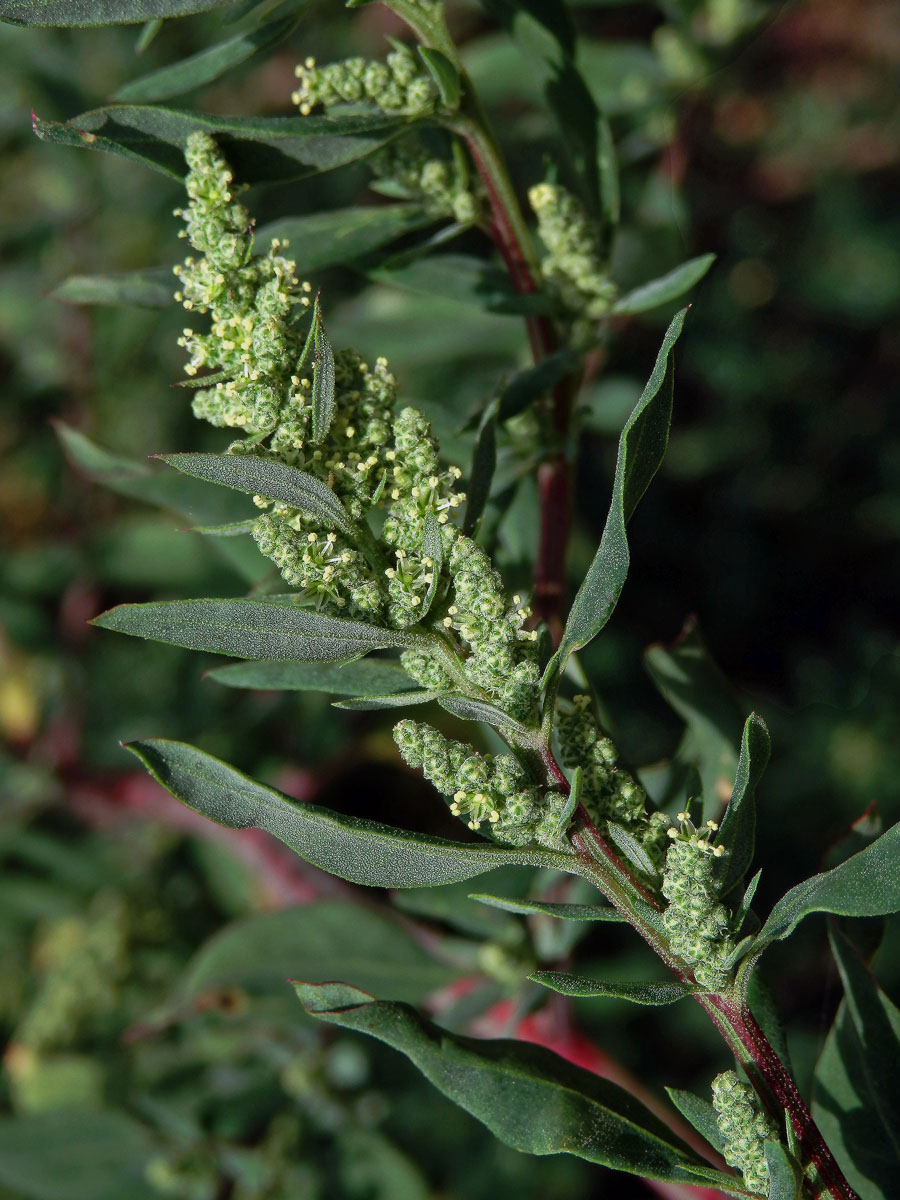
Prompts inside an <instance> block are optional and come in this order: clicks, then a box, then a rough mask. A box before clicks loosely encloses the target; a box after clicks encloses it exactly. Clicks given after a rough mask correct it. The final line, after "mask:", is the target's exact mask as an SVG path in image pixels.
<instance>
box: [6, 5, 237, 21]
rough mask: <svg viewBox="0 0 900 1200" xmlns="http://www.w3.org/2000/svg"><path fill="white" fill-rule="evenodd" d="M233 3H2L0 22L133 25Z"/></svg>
mask: <svg viewBox="0 0 900 1200" xmlns="http://www.w3.org/2000/svg"><path fill="white" fill-rule="evenodd" d="M230 3H232V0H2V3H0V20H3V21H9V23H10V24H11V25H44V26H47V25H50V26H57V27H73V26H85V25H136V24H139V23H140V22H142V21H154V20H159V19H160V18H162V17H186V16H189V15H190V14H191V13H197V12H205V11H206V10H207V9H210V8H224V7H225V5H226V4H230Z"/></svg>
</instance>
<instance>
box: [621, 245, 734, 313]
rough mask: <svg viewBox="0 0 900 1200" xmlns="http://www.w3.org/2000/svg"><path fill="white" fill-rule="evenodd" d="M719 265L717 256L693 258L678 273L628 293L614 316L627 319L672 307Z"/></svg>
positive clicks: (707, 255) (706, 255)
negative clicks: (653, 310)
mask: <svg viewBox="0 0 900 1200" xmlns="http://www.w3.org/2000/svg"><path fill="white" fill-rule="evenodd" d="M715 261H716V256H715V255H714V254H701V255H700V256H699V257H698V258H689V259H688V261H687V262H683V263H682V264H681V266H679V267H676V268H675V269H674V271H669V272H668V274H666V275H661V276H660V277H659V279H654V280H652V281H651V282H650V283H643V284H641V286H640V287H638V288H634V290H633V291H630V292H627V293H626V294H625V295H624V296H622V297H620V299H618V300H617V301H616V302H615V304H614V305H613V312H614V313H616V314H618V315H620V316H623V315H625V314H631V313H642V312H649V310H650V309H652V308H659V307H660V306H661V305H663V304H670V303H671V302H672V301H673V300H677V299H678V298H679V297H680V296H683V295H684V293H685V292H688V291H690V289H691V288H692V287H693V286H694V285H695V284H697V283H699V282H700V280H701V279H702V278H703V276H704V275H705V274H706V272H707V271H708V270H709V268H710V267H711V266H712V265H713V263H714V262H715Z"/></svg>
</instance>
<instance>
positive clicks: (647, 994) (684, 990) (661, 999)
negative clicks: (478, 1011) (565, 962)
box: [528, 971, 697, 1005]
mask: <svg viewBox="0 0 900 1200" xmlns="http://www.w3.org/2000/svg"><path fill="white" fill-rule="evenodd" d="M528 978H529V979H531V980H533V981H534V982H535V983H540V984H542V985H543V986H544V987H546V988H550V989H551V991H554V992H560V993H561V994H562V995H563V996H588V997H590V996H608V997H610V998H612V999H620V1000H630V1001H631V1002H632V1003H633V1004H647V1005H661V1004H674V1003H675V1002H676V1000H683V999H684V998H685V996H692V995H696V994H697V989H696V988H692V987H690V986H689V985H688V984H685V983H680V982H679V981H678V980H677V979H664V980H659V981H653V982H650V983H615V982H613V983H607V982H605V981H604V980H602V979H587V978H585V977H584V976H581V975H570V974H568V973H567V972H565V971H535V972H534V973H533V974H531V975H529V976H528Z"/></svg>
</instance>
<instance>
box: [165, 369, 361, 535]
mask: <svg viewBox="0 0 900 1200" xmlns="http://www.w3.org/2000/svg"><path fill="white" fill-rule="evenodd" d="M332 375H333V369H332ZM156 457H157V458H161V459H162V461H163V462H165V463H168V464H169V466H170V467H174V468H175V469H176V471H181V472H182V474H184V475H193V476H195V477H196V478H197V479H205V480H207V481H208V482H209V483H218V484H221V486H222V487H227V488H232V489H233V490H234V491H237V492H246V493H247V494H248V495H250V496H265V497H266V498H267V499H269V500H280V501H281V502H282V503H283V504H289V505H290V506H291V507H292V508H298V509H300V510H301V512H305V513H309V514H310V516H314V517H318V518H320V519H321V520H322V521H325V522H327V523H330V524H332V525H334V526H335V527H336V528H338V529H340V530H341V532H342V533H349V534H352V532H353V522H352V521H351V520H350V516H349V514H348V513H347V510H346V509H345V508H344V506H343V504H341V502H340V500H339V499H338V498H337V496H336V495H335V493H334V492H333V491H332V490H331V488H330V487H327V486H326V485H325V484H324V483H322V481H321V480H320V479H316V477H315V476H314V475H308V474H307V473H306V472H305V471H301V470H299V469H298V468H297V467H289V466H288V465H287V463H283V462H278V461H277V460H276V459H274V458H257V456H256V455H255V454H159V455H157V456H156Z"/></svg>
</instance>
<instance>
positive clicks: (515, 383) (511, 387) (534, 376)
mask: <svg viewBox="0 0 900 1200" xmlns="http://www.w3.org/2000/svg"><path fill="white" fill-rule="evenodd" d="M583 358H584V354H583V352H582V351H581V350H573V349H571V348H569V347H566V348H565V349H563V350H554V352H553V353H552V354H548V355H547V357H546V358H542V359H541V361H540V362H539V363H538V364H537V365H536V366H533V367H528V368H527V369H526V370H524V371H518V372H517V373H516V374H515V375H513V377H512V378H511V379H510V381H509V383H507V385H506V387H505V388H504V389H503V391H502V392H501V393H500V410H499V419H500V420H501V421H507V420H509V418H510V417H514V416H516V415H517V414H518V413H520V412H523V411H524V410H525V409H526V408H528V407H529V406H530V405H531V404H533V403H534V402H535V400H539V399H540V398H541V396H545V395H546V394H547V393H548V392H549V391H550V389H551V388H552V387H554V386H555V385H556V384H557V383H559V382H560V380H562V379H565V377H566V376H567V375H571V374H573V373H574V372H575V371H576V370H577V369H578V368H579V367H580V365H581V361H582V359H583Z"/></svg>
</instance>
